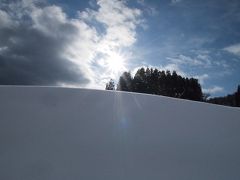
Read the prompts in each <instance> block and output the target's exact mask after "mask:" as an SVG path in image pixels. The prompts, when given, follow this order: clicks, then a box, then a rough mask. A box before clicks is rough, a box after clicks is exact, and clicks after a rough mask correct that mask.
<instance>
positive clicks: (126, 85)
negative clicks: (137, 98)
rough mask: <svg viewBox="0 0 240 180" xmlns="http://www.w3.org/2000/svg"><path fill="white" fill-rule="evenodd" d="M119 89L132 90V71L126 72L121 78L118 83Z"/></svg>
mask: <svg viewBox="0 0 240 180" xmlns="http://www.w3.org/2000/svg"><path fill="white" fill-rule="evenodd" d="M117 90H119V91H132V90H133V88H132V76H131V73H130V72H124V73H123V74H122V76H120V78H119V82H118V85H117Z"/></svg>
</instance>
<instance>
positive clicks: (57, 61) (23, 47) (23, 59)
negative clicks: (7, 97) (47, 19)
mask: <svg viewBox="0 0 240 180" xmlns="http://www.w3.org/2000/svg"><path fill="white" fill-rule="evenodd" d="M4 31H5V32H4ZM0 35H1V40H3V42H5V43H4V45H6V46H5V47H6V48H5V49H4V50H2V51H3V52H2V53H1V54H0V84H25V85H33V84H38V85H54V84H57V83H61V82H62V83H87V79H86V78H85V77H84V76H83V74H81V72H80V71H78V70H77V67H76V65H75V64H74V63H72V62H70V61H68V60H66V59H64V58H63V57H61V56H60V55H59V52H61V51H62V50H64V43H63V42H62V40H61V39H54V38H51V37H46V36H45V35H44V34H42V33H41V32H38V31H37V30H34V29H28V28H25V27H19V28H18V29H14V30H8V31H6V30H0Z"/></svg>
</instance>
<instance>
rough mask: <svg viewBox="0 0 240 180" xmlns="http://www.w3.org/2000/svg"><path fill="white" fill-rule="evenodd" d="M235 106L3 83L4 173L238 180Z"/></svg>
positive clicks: (63, 178) (0, 166) (14, 176)
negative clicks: (15, 85)
mask: <svg viewBox="0 0 240 180" xmlns="http://www.w3.org/2000/svg"><path fill="white" fill-rule="evenodd" d="M239 117H240V110H239V109H238V108H230V107H223V106H217V105H211V104H205V103H199V102H192V101H186V100H179V99H173V98H167V97H161V96H152V95H143V94H135V93H125V92H112V91H100V90H87V89H69V88H54V87H14V86H13V87H4V86H2V87H0V179H1V180H43V179H44V180H77V179H79V180H95V179H96V180H239V178H240V154H239V152H240V118H239Z"/></svg>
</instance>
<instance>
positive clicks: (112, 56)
mask: <svg viewBox="0 0 240 180" xmlns="http://www.w3.org/2000/svg"><path fill="white" fill-rule="evenodd" d="M108 55H109V56H108V58H107V59H106V65H107V68H108V69H109V70H110V71H111V73H112V74H114V75H117V74H119V73H121V72H122V71H124V70H126V57H125V56H124V55H123V54H121V53H118V52H111V53H109V54H108Z"/></svg>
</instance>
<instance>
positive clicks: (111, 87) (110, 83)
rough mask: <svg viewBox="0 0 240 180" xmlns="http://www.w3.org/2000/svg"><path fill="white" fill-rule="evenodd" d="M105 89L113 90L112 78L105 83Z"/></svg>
mask: <svg viewBox="0 0 240 180" xmlns="http://www.w3.org/2000/svg"><path fill="white" fill-rule="evenodd" d="M105 89H106V90H115V83H114V81H113V79H110V81H109V82H108V83H107V84H106V88H105Z"/></svg>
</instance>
